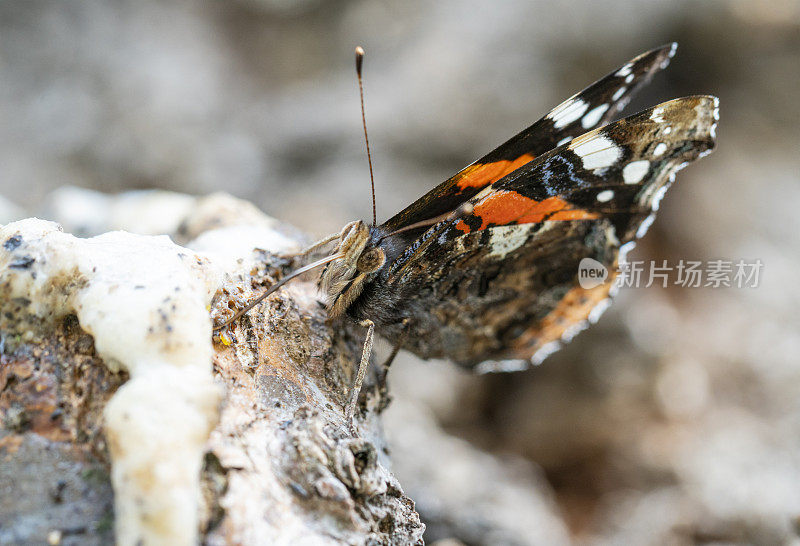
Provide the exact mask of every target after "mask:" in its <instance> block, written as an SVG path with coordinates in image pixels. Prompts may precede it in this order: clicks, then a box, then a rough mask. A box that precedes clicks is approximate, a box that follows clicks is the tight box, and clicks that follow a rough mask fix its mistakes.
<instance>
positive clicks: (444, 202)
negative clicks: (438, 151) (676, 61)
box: [383, 43, 677, 242]
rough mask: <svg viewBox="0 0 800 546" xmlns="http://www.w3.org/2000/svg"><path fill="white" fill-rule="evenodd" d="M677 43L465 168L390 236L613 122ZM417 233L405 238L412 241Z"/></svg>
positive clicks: (409, 211) (642, 58)
mask: <svg viewBox="0 0 800 546" xmlns="http://www.w3.org/2000/svg"><path fill="white" fill-rule="evenodd" d="M676 48H677V44H674V43H673V44H668V45H666V46H663V47H660V48H657V49H654V50H652V51H649V52H647V53H643V54H642V55H639V56H638V57H636V58H635V59H633V60H631V61H629V62H628V63H626V64H624V65H623V66H621V67H619V68H618V69H617V70H615V71H613V72H611V73H610V74H608V75H607V76H606V77H604V78H603V79H601V80H599V81H597V82H596V83H594V84H593V85H591V86H589V87H587V88H586V89H584V90H583V91H581V92H580V93H577V94H576V95H574V96H573V97H570V98H569V99H567V100H566V101H564V102H563V103H561V104H560V105H558V106H557V107H555V108H554V109H553V110H552V111H551V112H550V113H548V114H547V115H546V116H545V117H543V118H542V119H540V120H539V121H537V122H536V123H534V124H533V125H531V126H530V127H528V128H527V129H525V130H524V131H522V132H520V133H519V134H517V135H516V136H514V137H512V138H511V139H509V140H508V141H507V142H505V143H504V144H502V145H500V146H499V147H498V148H496V149H495V150H493V151H492V152H490V153H488V154H487V155H485V156H484V157H482V158H480V159H479V160H477V161H475V162H474V163H472V164H471V165H469V166H468V167H466V168H464V169H462V170H461V171H460V172H458V173H456V174H455V175H453V176H452V177H450V178H449V179H448V180H446V181H445V182H443V183H442V184H440V185H439V186H437V187H436V188H434V189H433V190H431V191H430V192H429V193H428V194H426V195H425V196H423V197H422V198H421V199H419V200H417V201H416V202H414V203H413V204H412V205H410V206H409V207H407V208H406V209H405V210H403V211H402V212H400V213H399V214H397V215H395V216H394V217H393V218H391V219H390V220H389V221H388V222H386V223H385V224H384V226H383V228H384V229H385V230H386V231H387V232H391V231H395V230H397V229H400V228H402V227H404V226H408V225H411V224H413V223H415V222H419V221H423V220H427V219H429V218H435V217H436V216H439V215H441V214H444V213H446V212H449V211H451V210H454V209H455V208H456V207H458V206H459V205H460V204H461V203H463V202H464V201H466V200H467V199H469V198H471V197H472V196H473V195H475V194H476V193H478V192H480V191H481V190H482V189H484V188H485V187H486V186H488V185H490V184H492V183H493V182H496V181H497V180H499V179H500V178H502V177H504V176H506V175H507V174H509V173H511V172H513V171H514V170H516V169H518V168H519V167H522V166H523V165H525V164H527V163H529V162H530V161H532V160H533V159H534V158H536V157H538V156H539V155H541V154H543V153H545V152H548V151H550V150H552V149H553V148H555V147H556V146H558V145H559V144H563V143H564V142H566V141H569V140H570V139H572V138H574V137H576V136H578V135H581V134H583V133H585V132H586V131H587V130H589V129H592V128H594V127H597V126H602V125H605V124H606V123H608V122H609V121H611V120H612V119H614V118H615V117H616V116H617V115H618V114H619V112H620V111H621V110H622V109H623V108H624V107H625V106H626V105H627V104H628V102H629V101H630V99H631V97H632V96H633V94H634V93H635V92H636V91H637V90H639V89H640V88H641V87H642V86H643V85H645V84H646V83H647V82H648V81H649V80H650V78H651V77H652V76H653V74H655V73H656V72H658V71H659V70H662V69H664V68H666V66H667V65H668V64H669V61H670V59H671V58H672V56H673V55H674V54H675V50H676ZM416 235H419V231H414V232H411V233H408V234H407V235H405V236H404V237H403V238H404V239H405V240H406V241H408V242H410V241H411V240H413V239H414V238H415V237H416Z"/></svg>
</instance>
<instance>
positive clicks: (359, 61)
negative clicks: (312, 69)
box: [356, 46, 378, 226]
mask: <svg viewBox="0 0 800 546" xmlns="http://www.w3.org/2000/svg"><path fill="white" fill-rule="evenodd" d="M363 64H364V48H363V47H361V46H358V47H356V75H358V95H359V97H361V125H363V126H364V141H365V142H366V143H367V161H368V162H369V181H370V184H372V225H373V226H375V225H377V224H378V213H377V210H376V208H375V177H374V175H373V174H372V154H371V153H370V151H369V137H368V136H367V117H366V115H365V114H364V84H363V82H362V81H361V65H363Z"/></svg>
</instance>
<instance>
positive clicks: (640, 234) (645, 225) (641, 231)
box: [636, 214, 656, 239]
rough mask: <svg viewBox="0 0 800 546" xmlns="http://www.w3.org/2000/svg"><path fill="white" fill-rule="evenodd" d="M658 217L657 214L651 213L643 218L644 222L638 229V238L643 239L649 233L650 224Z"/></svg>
mask: <svg viewBox="0 0 800 546" xmlns="http://www.w3.org/2000/svg"><path fill="white" fill-rule="evenodd" d="M655 219H656V215H655V214H651V215H650V216H648V217H647V218H645V219H644V220H642V224H641V225H640V226H639V229H637V230H636V238H637V239H641V238H642V237H644V236H645V234H646V233H647V230H648V229H650V226H652V225H653V221H654V220H655Z"/></svg>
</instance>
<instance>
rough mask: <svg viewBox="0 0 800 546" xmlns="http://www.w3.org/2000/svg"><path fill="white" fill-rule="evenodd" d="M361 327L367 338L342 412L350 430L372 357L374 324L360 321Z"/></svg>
mask: <svg viewBox="0 0 800 546" xmlns="http://www.w3.org/2000/svg"><path fill="white" fill-rule="evenodd" d="M360 324H361V326H365V327H366V328H367V338H366V339H365V340H364V350H363V351H362V352H361V362H359V364H358V372H357V373H356V380H355V383H354V384H353V389H352V390H351V391H350V402H348V403H347V407H346V408H345V411H344V418H345V421H346V422H347V424H348V426H349V427H350V429H351V430H352V429H354V428H355V425H354V423H353V418H354V417H355V414H356V405H357V404H358V394H359V393H360V392H361V385H362V384H363V383H364V377H365V376H366V375H367V368H369V357H370V356H371V355H372V343H373V341H374V337H375V323H374V322H372V321H371V320H369V319H365V320H362V321H361V322H360Z"/></svg>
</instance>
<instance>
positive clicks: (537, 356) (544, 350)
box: [531, 341, 561, 366]
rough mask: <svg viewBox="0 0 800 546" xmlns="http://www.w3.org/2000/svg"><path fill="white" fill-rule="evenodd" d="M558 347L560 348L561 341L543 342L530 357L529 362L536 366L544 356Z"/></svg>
mask: <svg viewBox="0 0 800 546" xmlns="http://www.w3.org/2000/svg"><path fill="white" fill-rule="evenodd" d="M560 348H561V343H559V342H558V341H551V342H550V343H545V344H544V345H542V347H541V348H540V349H539V350H538V351H536V352H535V353H534V355H533V356H532V357H531V363H532V364H534V365H537V366H538V365H539V364H541V363H542V362H543V361H544V359H545V358H547V357H548V356H550V355H551V354H553V353H554V352H556V351H558V350H559V349H560Z"/></svg>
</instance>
